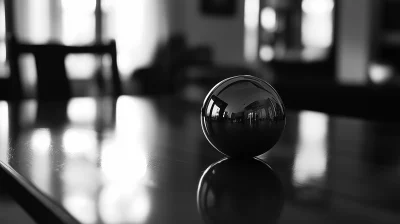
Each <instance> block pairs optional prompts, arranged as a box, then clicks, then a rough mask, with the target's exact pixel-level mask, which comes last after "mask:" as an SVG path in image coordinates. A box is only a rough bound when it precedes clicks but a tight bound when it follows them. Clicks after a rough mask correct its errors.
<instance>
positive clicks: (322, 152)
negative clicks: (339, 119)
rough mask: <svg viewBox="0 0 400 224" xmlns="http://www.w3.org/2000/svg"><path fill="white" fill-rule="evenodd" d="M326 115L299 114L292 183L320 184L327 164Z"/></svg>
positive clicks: (306, 112)
mask: <svg viewBox="0 0 400 224" xmlns="http://www.w3.org/2000/svg"><path fill="white" fill-rule="evenodd" d="M327 128H328V117H327V116H326V115H324V114H322V113H317V112H311V111H303V112H301V113H300V114H299V137H298V138H299V139H298V142H297V147H296V157H295V161H294V167H293V184H294V185H295V186H302V185H307V184H315V183H316V184H321V181H323V179H324V177H325V172H326V166H327V131H328V130H327Z"/></svg>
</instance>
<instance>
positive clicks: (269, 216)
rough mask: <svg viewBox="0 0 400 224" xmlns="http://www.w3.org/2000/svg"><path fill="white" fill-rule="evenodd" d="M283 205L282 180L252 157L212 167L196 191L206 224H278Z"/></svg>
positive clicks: (220, 162)
mask: <svg viewBox="0 0 400 224" xmlns="http://www.w3.org/2000/svg"><path fill="white" fill-rule="evenodd" d="M283 205H284V191H283V187H282V183H281V181H280V179H279V177H278V176H277V175H276V174H275V172H274V171H273V170H272V169H271V168H270V167H269V166H268V165H267V164H265V163H264V162H262V161H260V160H257V159H253V158H252V159H249V160H246V159H244V160H243V159H231V158H230V159H224V160H221V161H219V162H217V163H215V164H213V165H211V166H210V167H209V168H208V169H207V170H206V171H205V172H204V174H203V175H202V177H201V179H200V182H199V185H198V188H197V208H198V210H199V212H200V214H201V216H202V218H203V220H204V221H205V222H206V223H276V222H277V220H278V219H279V217H280V214H281V211H282V208H283Z"/></svg>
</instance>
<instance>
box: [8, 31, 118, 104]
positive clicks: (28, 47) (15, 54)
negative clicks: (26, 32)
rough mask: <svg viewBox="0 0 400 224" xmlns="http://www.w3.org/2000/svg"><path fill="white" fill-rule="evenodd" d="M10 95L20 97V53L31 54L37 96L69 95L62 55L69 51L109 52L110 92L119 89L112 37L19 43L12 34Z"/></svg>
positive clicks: (59, 97) (59, 96)
mask: <svg viewBox="0 0 400 224" xmlns="http://www.w3.org/2000/svg"><path fill="white" fill-rule="evenodd" d="M9 50H10V73H11V95H12V98H14V99H18V98H22V97H23V91H22V84H21V72H20V65H19V56H20V55H22V54H32V55H33V56H34V58H35V63H36V69H37V98H38V99H39V100H52V99H68V98H70V97H71V96H72V93H71V84H70V81H69V80H68V77H67V71H66V68H65V58H66V56H67V55H68V54H87V53H91V54H94V55H110V57H111V70H112V86H113V95H120V94H121V93H122V88H121V81H120V77H119V72H118V65H117V50H116V43H115V41H110V42H109V43H108V44H93V45H84V46H66V45H62V44H55V43H49V44H27V43H20V42H19V41H18V40H17V39H16V38H15V37H11V38H9Z"/></svg>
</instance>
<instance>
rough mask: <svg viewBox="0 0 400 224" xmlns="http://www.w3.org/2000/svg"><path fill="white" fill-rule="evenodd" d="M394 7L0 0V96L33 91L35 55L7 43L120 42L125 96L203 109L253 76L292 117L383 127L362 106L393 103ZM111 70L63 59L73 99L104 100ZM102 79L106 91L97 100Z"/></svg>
mask: <svg viewBox="0 0 400 224" xmlns="http://www.w3.org/2000/svg"><path fill="white" fill-rule="evenodd" d="M398 9H400V2H399V1H397V0H383V1H372V0H354V1H344V0H281V1H277V0H245V1H223V0H220V1H213V0H199V1H184V0H137V1H128V0H115V1H113V0H84V1H77V0H29V1H28V0H15V1H11V0H0V24H1V25H0V98H1V99H7V98H15V96H16V95H18V96H19V97H21V96H22V97H23V98H32V97H35V96H36V95H37V92H38V91H39V90H38V88H37V87H36V86H37V85H36V84H37V77H38V75H40V74H37V70H36V69H35V59H36V60H38V59H37V57H34V56H33V55H32V54H29V52H25V53H24V54H18V56H19V57H13V52H12V46H10V45H12V44H10V42H11V43H12V41H10V40H18V42H19V43H28V44H42V45H45V44H49V43H57V44H61V45H75V46H83V45H91V44H102V43H107V42H108V41H110V40H115V41H116V51H117V64H118V71H119V77H120V81H121V83H122V90H123V91H122V94H171V93H172V94H180V95H183V96H185V97H188V98H196V99H197V100H202V99H203V98H204V96H205V94H206V93H207V91H208V90H209V88H210V87H212V86H213V85H214V84H216V83H217V82H218V81H221V80H223V79H224V78H226V77H229V76H234V75H243V74H250V75H255V76H259V77H261V78H264V79H265V80H267V81H269V82H271V83H273V85H274V86H275V87H276V88H277V89H278V91H279V92H280V93H281V95H282V97H283V98H284V101H285V103H286V106H287V107H288V108H294V109H301V108H306V109H314V110H320V111H329V112H334V113H341V114H342V113H345V114H350V115H356V116H368V117H373V118H382V117H384V116H383V114H380V111H381V110H380V109H379V107H373V108H375V109H373V110H374V111H371V106H370V103H369V102H371V98H373V99H372V100H382V99H384V100H389V101H388V102H392V101H393V100H395V99H397V96H395V95H397V94H398V91H397V86H399V85H400V81H398V79H399V78H398V77H399V75H398V69H399V68H398V63H397V60H398V54H399V53H400V48H399V46H400V34H399V32H400V31H399V29H400V25H399V24H398V22H397V19H396V18H397V17H396V15H397V12H398ZM7 40H9V41H7ZM48 58H49V59H50V58H51V56H48ZM13 60H14V61H16V62H14V64H13V62H12V61H13ZM110 61H111V60H110V57H99V56H96V55H93V54H79V55H74V54H68V55H67V56H66V57H65V69H66V72H67V78H68V82H70V83H71V86H72V90H73V91H72V92H73V94H74V95H96V94H98V93H99V92H100V93H106V94H107V89H109V88H107V83H110V82H109V81H110V79H111V78H110V77H111V75H110V69H109V70H107V68H108V67H109V66H107V65H110ZM44 63H46V61H45V62H44ZM48 63H49V64H51V63H52V62H51V61H50V60H48ZM15 64H17V67H18V69H19V71H18V73H17V72H15V73H16V74H18V75H14V76H13V70H15V69H13V67H15V66H14V65H15ZM36 65H37V62H36ZM99 71H101V73H102V74H101V75H99ZM15 76H18V79H17V80H16V81H15V80H14V79H15ZM100 76H101V78H102V79H103V80H104V81H105V83H106V85H105V87H104V88H102V89H101V88H100V90H99V89H98V88H97V91H96V80H97V81H98V78H99V77H100ZM13 77H14V78H13ZM46 84H47V85H54V83H53V84H52V82H51V81H46ZM87 84H89V86H91V87H90V88H86V87H87ZM16 87H18V88H16ZM199 87H204V88H199ZM16 91H18V92H17V93H16ZM35 94H36V95H35ZM13 96H14V97H13ZM298 98H300V99H307V100H302V101H299V100H298ZM332 102H337V103H332ZM354 102H357V103H358V104H359V105H355V104H354ZM337 104H343V107H345V108H346V109H344V108H343V107H342V108H337V107H336V106H333V105H337ZM393 110H396V109H393ZM397 112H398V111H397V110H396V113H394V114H397ZM385 114H386V115H387V112H385ZM385 117H387V116H385Z"/></svg>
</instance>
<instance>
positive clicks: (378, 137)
mask: <svg viewBox="0 0 400 224" xmlns="http://www.w3.org/2000/svg"><path fill="white" fill-rule="evenodd" d="M200 106H201V105H200V104H196V103H188V102H186V101H184V100H180V99H177V98H172V97H164V98H146V97H135V96H122V97H120V98H118V99H117V100H113V99H110V98H98V99H96V98H73V99H71V100H70V101H68V102H41V103H38V102H36V101H34V100H31V101H24V102H23V103H21V104H17V103H11V102H5V101H0V165H1V166H0V175H1V176H0V177H1V180H0V181H1V185H2V186H3V187H4V186H5V187H6V188H7V189H8V191H9V193H10V194H11V195H12V196H13V197H14V198H15V199H16V200H17V201H18V202H19V203H20V204H21V205H22V207H24V208H25V209H26V211H27V212H28V213H29V214H30V215H31V216H32V217H33V218H34V219H35V220H36V221H38V223H56V222H61V223H203V218H204V217H202V215H201V214H203V213H201V210H200V209H199V208H198V204H197V188H198V186H199V182H200V178H201V176H202V174H203V172H204V171H205V170H206V169H207V168H208V167H209V166H210V165H211V164H213V163H215V162H217V161H219V160H221V159H223V157H222V155H221V154H219V153H218V152H217V151H216V150H214V149H213V148H212V146H211V145H210V144H209V143H208V142H207V140H206V139H205V137H204V135H203V133H202V130H201V127H200V119H199V116H200V114H199V113H200ZM399 136H400V128H399V124H398V123H389V122H388V123H374V122H369V121H365V120H359V119H354V118H346V117H334V116H329V115H328V114H323V113H317V112H312V111H296V112H295V111H289V112H288V113H287V125H286V129H285V131H284V134H283V136H282V137H281V139H280V141H279V143H278V144H277V145H276V146H275V147H274V148H273V149H272V150H271V151H269V152H268V153H266V154H264V155H262V156H260V157H259V158H260V159H262V160H263V161H265V162H266V163H267V164H269V165H270V167H272V169H273V170H274V172H275V173H276V175H277V176H278V177H279V180H280V182H281V183H282V191H283V192H284V204H283V209H282V212H281V214H280V218H279V222H278V223H299V222H300V223H302V222H303V221H304V222H307V223H325V224H326V223H339V222H345V223H348V221H351V222H352V223H396V224H397V223H399V222H400V150H399V148H400V138H399ZM228 172H229V171H228ZM255 173H257V172H249V174H248V175H249V176H250V177H251V178H253V177H254V178H263V177H262V175H261V174H257V175H259V176H256V174H255ZM260 175H261V176H260ZM233 177H234V174H233ZM242 184H243V183H242ZM247 187H248V188H247V189H245V190H246V191H248V192H252V191H253V190H254V189H255V188H257V186H252V185H251V184H249V186H247ZM230 197H231V198H229V200H236V199H235V197H236V195H230ZM220 200H225V199H220ZM226 200H228V199H226ZM229 200H228V201H229ZM249 202H250V203H249ZM251 202H252V201H251V200H250V201H247V203H248V204H247V205H245V206H243V207H249V208H254V207H255V206H257V203H256V202H255V201H254V204H253V203H251ZM271 206H273V205H271ZM230 211H235V208H232V210H230ZM208 212H212V211H208ZM266 214H267V213H266ZM217 215H218V214H217ZM224 215H226V214H224ZM228 215H231V216H232V217H233V218H235V216H238V215H240V213H235V212H232V213H231V214H228ZM203 216H204V214H203Z"/></svg>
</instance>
